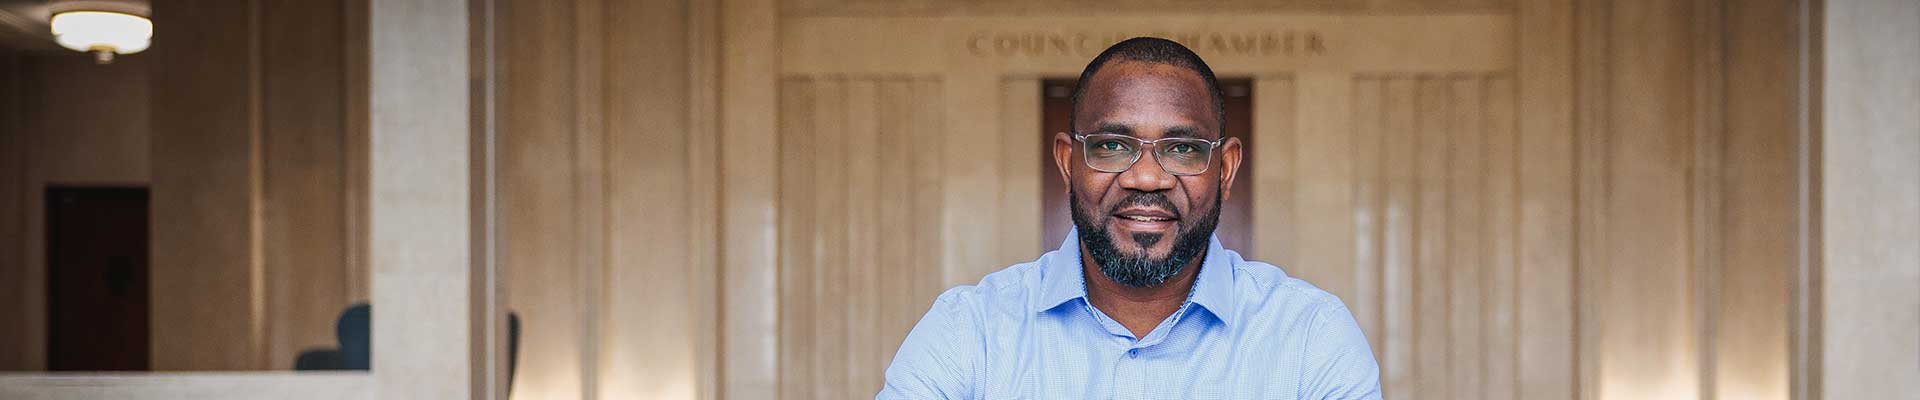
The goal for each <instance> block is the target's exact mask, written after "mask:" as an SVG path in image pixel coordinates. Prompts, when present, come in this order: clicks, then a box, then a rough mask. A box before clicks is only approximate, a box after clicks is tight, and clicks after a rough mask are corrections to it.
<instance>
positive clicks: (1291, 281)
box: [1233, 257, 1350, 316]
mask: <svg viewBox="0 0 1920 400" xmlns="http://www.w3.org/2000/svg"><path fill="white" fill-rule="evenodd" d="M1236 258H1238V257H1236ZM1235 261H1237V262H1235V263H1233V266H1234V268H1233V269H1234V274H1233V275H1234V288H1235V291H1236V292H1238V293H1236V296H1235V297H1236V298H1237V299H1239V302H1240V305H1241V307H1242V308H1241V312H1243V313H1250V314H1275V313H1278V314H1306V315H1307V316H1312V315H1318V314H1323V313H1327V312H1338V313H1349V312H1350V311H1348V310H1347V306H1346V303H1344V302H1341V301H1340V297H1339V296H1336V295H1334V294H1333V293H1332V292H1328V291H1326V290H1323V289H1320V287H1319V286H1314V284H1313V283H1312V282H1307V281H1306V280H1304V279H1300V278H1297V277H1294V276H1291V275H1288V274H1287V273H1286V271H1285V270H1282V269H1281V268H1280V267H1278V266H1274V265H1273V264H1268V263H1264V262H1259V261H1250V260H1238V259H1236V260H1235Z"/></svg>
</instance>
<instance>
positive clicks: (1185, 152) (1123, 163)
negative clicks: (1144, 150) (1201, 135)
mask: <svg viewBox="0 0 1920 400" xmlns="http://www.w3.org/2000/svg"><path fill="white" fill-rule="evenodd" d="M1084 142H1085V143H1086V146H1087V166H1088V167H1091V168H1093V169H1096V170H1100V171H1104V172H1121V171H1126V170H1127V169H1128V168H1132V167H1133V163H1134V162H1136V161H1139V160H1140V146H1141V143H1140V139H1137V138H1134V137H1132V136H1124V135H1087V136H1086V139H1085V140H1084ZM1153 156H1154V159H1155V160H1158V161H1159V163H1160V168H1161V169H1163V170H1166V171H1167V173H1170V174H1174V175H1197V174H1199V173H1202V172H1206V170H1207V163H1209V162H1212V161H1213V159H1212V156H1213V143H1212V142H1208V141H1206V140H1203V139H1185V138H1177V139H1164V140H1161V141H1158V142H1155V143H1154V150H1153Z"/></svg>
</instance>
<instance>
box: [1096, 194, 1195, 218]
mask: <svg viewBox="0 0 1920 400" xmlns="http://www.w3.org/2000/svg"><path fill="white" fill-rule="evenodd" d="M1134 206H1139V207H1149V208H1159V209H1162V210H1167V212H1170V213H1173V217H1174V218H1180V217H1181V215H1180V209H1179V208H1176V207H1174V206H1173V200H1169V199H1167V195H1166V194H1165V193H1160V192H1131V193H1128V194H1127V197H1125V198H1122V199H1120V203H1119V204H1115V205H1114V206H1113V207H1111V208H1108V209H1107V214H1108V215H1112V214H1113V213H1114V212H1117V211H1120V209H1123V208H1127V207H1134Z"/></svg>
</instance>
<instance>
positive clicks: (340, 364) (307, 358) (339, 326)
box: [293, 303, 373, 371]
mask: <svg viewBox="0 0 1920 400" xmlns="http://www.w3.org/2000/svg"><path fill="white" fill-rule="evenodd" d="M333 334H334V340H335V341H337V342H338V345H339V347H336V348H318V349H309V350H307V351H303V352H300V357H298V358H295V359H294V361H293V369H294V370H295V371H329V370H361V371H365V370H368V369H371V368H372V366H373V357H372V354H373V338H372V336H373V306H370V305H367V303H356V304H354V305H352V306H348V307H347V310H346V311H342V312H340V318H339V319H338V320H335V322H334V324H333Z"/></svg>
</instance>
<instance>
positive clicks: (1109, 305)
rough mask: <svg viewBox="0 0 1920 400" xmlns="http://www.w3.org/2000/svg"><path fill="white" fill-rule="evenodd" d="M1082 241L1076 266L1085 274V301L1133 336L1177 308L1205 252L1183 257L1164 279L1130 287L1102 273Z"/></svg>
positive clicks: (1142, 333)
mask: <svg viewBox="0 0 1920 400" xmlns="http://www.w3.org/2000/svg"><path fill="white" fill-rule="evenodd" d="M1087 254H1088V253H1087V249H1086V244H1081V245H1080V269H1081V274H1083V275H1085V276H1086V281H1087V302H1088V303H1092V304H1093V306H1094V307H1095V308H1099V309H1100V312H1102V313H1106V314H1107V316H1108V317H1111V318H1113V320H1114V321H1116V322H1119V323H1120V325H1121V326H1125V327H1127V331H1130V332H1133V337H1134V339H1141V338H1145V337H1146V336H1147V333H1149V332H1153V328H1154V327H1156V326H1159V325H1160V321H1165V320H1166V319H1167V317H1168V316H1171V315H1173V313H1174V312H1176V311H1179V310H1180V306H1181V305H1184V304H1186V301H1187V293H1188V292H1190V291H1192V290H1193V284H1194V280H1195V279H1194V278H1195V277H1197V276H1199V274H1200V261H1201V260H1205V259H1206V255H1205V254H1201V256H1200V257H1195V258H1194V259H1193V260H1189V261H1187V265H1186V266H1184V267H1181V268H1180V273H1177V274H1174V275H1173V276H1172V277H1169V278H1167V281H1166V282H1162V283H1161V284H1158V285H1153V286H1147V287H1133V286H1127V285H1122V284H1120V283H1119V282H1114V281H1113V278H1109V277H1107V274H1106V273H1103V272H1100V266H1099V264H1096V263H1095V262H1094V261H1093V258H1092V257H1091V256H1088V255H1087Z"/></svg>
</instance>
